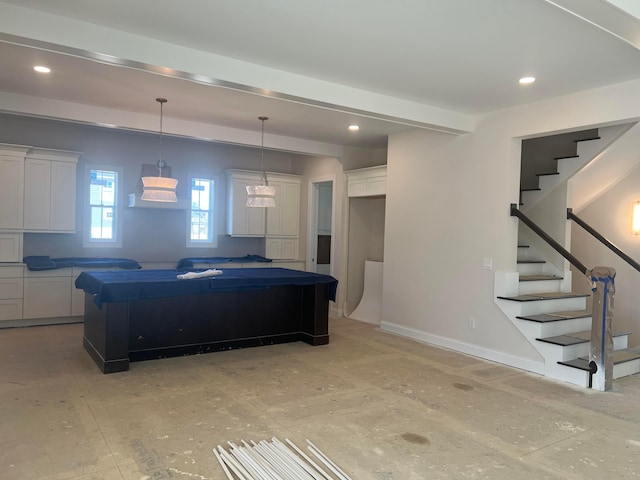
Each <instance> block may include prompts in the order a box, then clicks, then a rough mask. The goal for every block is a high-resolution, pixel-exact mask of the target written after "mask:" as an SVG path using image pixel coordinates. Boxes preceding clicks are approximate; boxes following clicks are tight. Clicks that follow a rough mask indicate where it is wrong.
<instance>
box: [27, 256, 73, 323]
mask: <svg viewBox="0 0 640 480" xmlns="http://www.w3.org/2000/svg"><path fill="white" fill-rule="evenodd" d="M24 275H25V277H24V310H23V315H22V317H23V318H25V319H29V318H50V317H51V318H52V317H68V316H70V315H71V281H70V278H71V275H72V272H71V268H60V269H56V270H43V271H30V270H27V271H25V274H24Z"/></svg>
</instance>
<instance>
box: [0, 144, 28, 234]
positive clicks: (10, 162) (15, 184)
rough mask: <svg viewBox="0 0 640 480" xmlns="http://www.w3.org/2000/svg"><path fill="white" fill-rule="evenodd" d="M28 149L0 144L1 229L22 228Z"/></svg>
mask: <svg viewBox="0 0 640 480" xmlns="http://www.w3.org/2000/svg"><path fill="white" fill-rule="evenodd" d="M28 150H29V147H22V146H17V145H5V144H0V229H22V225H23V223H22V222H23V220H22V218H23V205H24V204H23V199H24V157H25V156H26V154H27V152H28Z"/></svg>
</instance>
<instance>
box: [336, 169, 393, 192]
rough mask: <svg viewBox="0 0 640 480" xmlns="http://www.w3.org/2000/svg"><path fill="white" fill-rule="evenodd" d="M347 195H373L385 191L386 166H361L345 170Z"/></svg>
mask: <svg viewBox="0 0 640 480" xmlns="http://www.w3.org/2000/svg"><path fill="white" fill-rule="evenodd" d="M345 174H346V175H347V195H348V196H349V197H373V196H380V195H386V193H387V166H386V165H381V166H378V167H369V168H361V169H358V170H350V171H348V172H345Z"/></svg>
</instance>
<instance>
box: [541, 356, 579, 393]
mask: <svg viewBox="0 0 640 480" xmlns="http://www.w3.org/2000/svg"><path fill="white" fill-rule="evenodd" d="M544 374H545V376H546V377H549V378H554V379H556V380H560V381H562V382H567V383H571V384H573V385H577V386H579V387H583V388H586V387H588V386H589V373H588V372H586V371H584V370H580V369H579V368H572V367H568V366H566V365H559V364H557V363H555V362H547V363H546V365H545V371H544Z"/></svg>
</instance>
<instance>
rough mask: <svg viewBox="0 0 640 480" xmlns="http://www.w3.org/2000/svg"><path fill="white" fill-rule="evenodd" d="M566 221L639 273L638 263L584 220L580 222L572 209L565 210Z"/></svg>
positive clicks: (639, 264) (639, 266) (639, 265)
mask: <svg viewBox="0 0 640 480" xmlns="http://www.w3.org/2000/svg"><path fill="white" fill-rule="evenodd" d="M567 219H568V220H573V221H574V222H576V223H577V224H578V225H580V226H581V227H582V228H584V229H585V230H586V231H587V232H589V233H590V234H591V235H593V236H594V237H595V238H596V239H597V240H599V241H600V242H601V243H602V244H603V245H604V246H605V247H607V248H608V249H609V250H611V251H612V252H613V253H615V254H616V255H618V256H619V257H620V258H622V259H623V260H624V261H625V262H627V263H628V264H629V265H631V266H632V267H633V268H635V269H636V270H637V271H639V272H640V263H638V262H636V261H635V260H634V259H633V258H631V257H630V256H629V255H627V254H626V253H624V252H623V251H622V250H620V249H619V248H618V247H616V246H615V245H614V244H613V243H611V242H610V241H609V240H607V239H606V238H605V237H604V236H602V235H601V234H600V232H598V231H597V230H596V229H595V228H593V227H592V226H590V225H589V224H587V223H586V222H585V221H584V220H582V219H581V218H580V217H578V216H577V215H576V214H574V213H573V209H571V208H567Z"/></svg>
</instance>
